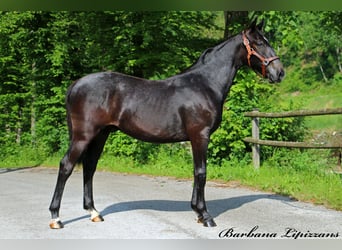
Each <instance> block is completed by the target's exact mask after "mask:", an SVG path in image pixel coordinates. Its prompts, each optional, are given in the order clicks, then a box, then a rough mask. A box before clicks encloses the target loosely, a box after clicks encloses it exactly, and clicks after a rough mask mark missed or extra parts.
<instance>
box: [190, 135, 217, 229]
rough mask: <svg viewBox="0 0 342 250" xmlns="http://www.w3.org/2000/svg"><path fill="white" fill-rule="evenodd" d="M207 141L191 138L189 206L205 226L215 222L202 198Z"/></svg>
mask: <svg viewBox="0 0 342 250" xmlns="http://www.w3.org/2000/svg"><path fill="white" fill-rule="evenodd" d="M208 142H209V138H199V139H193V140H191V145H192V152H193V161H194V187H193V192H192V199H191V208H192V209H193V210H194V211H195V212H196V213H197V215H198V222H199V223H203V225H204V226H205V227H215V226H216V223H215V221H214V219H213V218H212V216H211V215H210V214H209V213H208V211H207V206H206V202H205V198H204V193H205V184H206V174H207V173H206V167H207V166H206V160H207V150H208Z"/></svg>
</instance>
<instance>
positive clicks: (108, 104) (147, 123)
mask: <svg viewBox="0 0 342 250" xmlns="http://www.w3.org/2000/svg"><path fill="white" fill-rule="evenodd" d="M262 27H263V22H261V23H260V24H257V23H256V22H255V21H254V22H253V23H252V24H251V25H250V27H249V28H248V29H247V30H245V31H243V32H242V33H240V34H237V35H235V36H233V37H231V38H229V39H228V40H226V41H224V42H222V43H220V44H219V45H217V46H215V47H213V48H210V49H207V50H206V51H205V52H204V53H203V54H202V55H201V56H200V58H199V59H198V61H197V62H196V63H195V64H194V65H193V66H192V67H190V68H189V69H188V70H186V71H185V72H183V73H180V74H178V75H175V76H172V77H170V78H167V79H165V80H159V81H151V80H146V79H141V78H136V77H133V76H128V75H124V74H120V73H115V72H100V73H94V74H90V75H87V76H85V77H83V78H81V79H79V80H77V81H76V82H75V83H74V84H72V85H71V86H70V87H69V89H68V92H67V97H66V108H67V121H68V127H69V133H70V146H69V149H68V151H67V153H66V154H65V156H64V158H63V159H62V160H61V162H60V168H59V173H58V179H57V184H56V188H55V192H54V195H53V198H52V201H51V205H50V212H51V216H52V220H51V223H50V227H51V228H53V229H56V228H62V227H63V223H62V222H61V220H60V218H59V209H60V205H61V199H62V195H63V190H64V187H65V183H66V181H67V179H68V177H69V176H70V175H71V173H72V171H73V168H74V166H75V164H76V163H77V162H82V163H83V178H84V203H83V205H84V209H86V210H87V211H88V212H89V213H90V217H91V220H92V221H103V218H102V216H101V215H100V213H99V212H97V210H96V209H95V206H94V201H93V175H94V173H95V169H96V165H97V161H98V159H99V157H100V155H101V152H102V150H103V147H104V144H105V142H106V139H107V137H108V135H109V133H110V132H113V131H117V130H120V131H122V132H124V133H126V134H128V135H130V136H132V137H134V138H137V139H140V140H143V141H148V142H156V143H170V142H180V141H190V142H191V146H192V153H193V162H194V186H193V193H192V198H191V208H192V209H193V210H194V211H195V212H196V213H197V215H198V221H199V222H201V223H203V225H204V226H209V227H211V226H216V224H215V222H214V220H213V218H212V217H211V215H210V214H209V213H208V211H207V207H206V202H205V199H204V187H205V183H206V157H207V148H208V143H209V138H210V135H211V134H212V133H213V132H214V131H215V130H216V129H217V128H218V126H219V125H220V123H221V119H222V110H223V104H224V101H225V98H226V97H227V94H228V92H229V90H230V88H231V86H232V84H233V79H234V77H235V74H236V72H237V70H238V69H239V68H240V67H241V66H243V65H247V66H249V67H250V68H252V69H253V70H255V71H256V72H259V73H260V74H261V75H262V76H263V77H264V78H268V79H269V81H270V82H280V81H281V80H282V78H283V77H284V69H283V66H282V63H281V62H280V60H279V57H277V56H276V54H275V52H274V50H273V49H272V47H271V46H270V44H269V42H268V41H267V39H266V38H265V37H264V36H263V34H262Z"/></svg>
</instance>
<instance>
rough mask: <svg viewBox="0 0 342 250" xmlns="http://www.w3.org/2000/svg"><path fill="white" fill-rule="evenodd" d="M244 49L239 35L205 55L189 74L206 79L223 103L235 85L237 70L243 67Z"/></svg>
mask: <svg viewBox="0 0 342 250" xmlns="http://www.w3.org/2000/svg"><path fill="white" fill-rule="evenodd" d="M242 48H243V47H242V36H241V34H239V35H236V36H234V37H232V38H230V39H229V40H227V41H225V42H223V43H221V44H219V45H217V46H215V47H214V48H212V49H211V51H210V52H207V53H204V54H203V55H202V56H201V58H200V60H199V62H197V63H196V64H195V65H194V66H193V67H191V68H190V70H189V71H188V72H193V73H195V74H201V75H202V76H203V77H205V78H206V79H207V80H208V81H206V82H207V83H208V84H209V85H210V87H211V88H212V89H213V90H214V91H215V92H216V93H218V95H220V97H221V98H222V101H223V99H225V98H226V96H227V94H228V92H229V90H230V87H231V86H232V85H233V79H234V77H235V75H236V72H237V70H238V69H239V68H240V67H241V66H242V65H243V61H244V60H243V59H242V56H243V55H244V53H245V52H244V51H243V49H242ZM202 57H204V58H202Z"/></svg>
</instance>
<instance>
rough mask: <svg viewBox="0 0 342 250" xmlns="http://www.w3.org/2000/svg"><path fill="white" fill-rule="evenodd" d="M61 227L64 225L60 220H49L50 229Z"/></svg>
mask: <svg viewBox="0 0 342 250" xmlns="http://www.w3.org/2000/svg"><path fill="white" fill-rule="evenodd" d="M63 227H64V225H63V223H62V222H61V221H60V220H52V221H51V222H50V228H51V229H61V228H63Z"/></svg>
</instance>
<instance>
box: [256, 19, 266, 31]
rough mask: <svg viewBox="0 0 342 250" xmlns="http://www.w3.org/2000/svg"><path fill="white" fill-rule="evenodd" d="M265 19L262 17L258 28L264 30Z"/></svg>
mask: <svg viewBox="0 0 342 250" xmlns="http://www.w3.org/2000/svg"><path fill="white" fill-rule="evenodd" d="M264 24H265V20H264V19H262V20H261V22H260V23H259V24H258V25H257V28H258V30H260V31H262V30H263V28H264Z"/></svg>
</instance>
